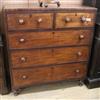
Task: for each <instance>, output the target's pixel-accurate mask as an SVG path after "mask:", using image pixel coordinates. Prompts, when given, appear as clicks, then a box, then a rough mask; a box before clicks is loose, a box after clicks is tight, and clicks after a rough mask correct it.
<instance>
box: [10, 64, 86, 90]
mask: <svg viewBox="0 0 100 100" xmlns="http://www.w3.org/2000/svg"><path fill="white" fill-rule="evenodd" d="M85 75H86V63H76V64H63V65H55V66H49V67H39V68H31V69H17V70H15V69H14V70H12V77H13V81H12V84H13V88H19V87H24V86H25V87H26V86H27V85H32V84H40V83H47V82H52V81H60V80H66V79H82V78H84V77H85Z"/></svg>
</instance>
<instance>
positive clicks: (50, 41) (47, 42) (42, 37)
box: [8, 30, 92, 49]
mask: <svg viewBox="0 0 100 100" xmlns="http://www.w3.org/2000/svg"><path fill="white" fill-rule="evenodd" d="M8 38H9V47H10V48H11V49H29V48H41V47H52V46H70V45H89V44H90V43H91V40H92V31H91V30H68V31H60V32H26V33H21V32H17V33H12V34H9V35H8Z"/></svg>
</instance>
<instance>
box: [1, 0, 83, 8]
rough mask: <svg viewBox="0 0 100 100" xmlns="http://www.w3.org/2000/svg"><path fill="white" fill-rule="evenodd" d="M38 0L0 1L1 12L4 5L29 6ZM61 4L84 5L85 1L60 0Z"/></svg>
mask: <svg viewBox="0 0 100 100" xmlns="http://www.w3.org/2000/svg"><path fill="white" fill-rule="evenodd" d="M37 1H38V0H0V10H1V9H2V7H3V6H4V5H8V4H23V5H24V4H28V2H29V3H32V2H37ZM60 1H61V2H66V3H67V4H82V1H83V0H60Z"/></svg>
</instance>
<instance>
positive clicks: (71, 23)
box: [56, 13, 95, 28]
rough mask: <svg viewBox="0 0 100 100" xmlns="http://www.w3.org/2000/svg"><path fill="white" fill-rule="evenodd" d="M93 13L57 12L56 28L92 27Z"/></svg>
mask: <svg viewBox="0 0 100 100" xmlns="http://www.w3.org/2000/svg"><path fill="white" fill-rule="evenodd" d="M94 20H95V14H94V13H57V14H56V28H69V27H93V26H94V22H95V21H94Z"/></svg>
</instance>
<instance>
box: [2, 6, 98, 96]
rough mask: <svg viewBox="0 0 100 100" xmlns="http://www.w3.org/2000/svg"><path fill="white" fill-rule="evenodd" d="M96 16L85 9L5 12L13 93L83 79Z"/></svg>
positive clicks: (63, 7)
mask: <svg viewBox="0 0 100 100" xmlns="http://www.w3.org/2000/svg"><path fill="white" fill-rule="evenodd" d="M95 16H96V8H92V7H84V6H82V7H81V6H80V7H71V6H70V7H68V6H66V5H63V6H60V7H59V8H56V7H52V8H50V7H48V8H40V7H34V8H29V9H27V8H25V9H4V23H5V24H4V27H5V34H4V35H5V41H6V44H7V53H8V60H9V67H10V76H11V87H12V91H14V93H15V94H16V93H18V91H19V90H21V89H23V88H25V87H28V86H31V85H37V84H43V83H51V82H57V81H64V80H84V78H85V76H86V73H87V66H88V61H89V55H90V52H91V44H92V39H93V29H94V24H95Z"/></svg>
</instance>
